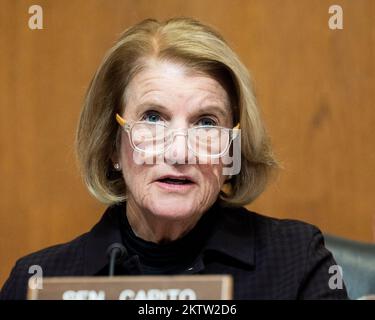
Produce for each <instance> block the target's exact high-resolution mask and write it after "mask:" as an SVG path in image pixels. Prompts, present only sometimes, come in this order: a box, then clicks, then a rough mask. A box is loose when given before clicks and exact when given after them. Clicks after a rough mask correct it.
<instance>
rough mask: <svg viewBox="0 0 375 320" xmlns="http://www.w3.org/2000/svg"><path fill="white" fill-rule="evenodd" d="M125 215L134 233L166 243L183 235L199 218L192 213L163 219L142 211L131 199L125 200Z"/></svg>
mask: <svg viewBox="0 0 375 320" xmlns="http://www.w3.org/2000/svg"><path fill="white" fill-rule="evenodd" d="M126 215H127V219H128V221H129V224H130V226H131V228H132V230H133V232H134V233H135V235H136V236H137V237H139V238H141V239H143V240H146V241H150V242H154V243H168V242H172V241H175V240H177V239H179V238H181V237H183V236H184V235H186V234H187V233H188V232H189V231H190V230H192V229H193V228H194V226H195V225H196V224H197V222H198V220H199V218H200V216H197V215H194V216H193V217H189V218H187V219H181V220H170V219H163V218H160V217H157V216H155V215H153V214H152V213H151V212H144V211H143V210H141V209H140V208H139V207H138V206H137V205H136V204H135V202H134V201H132V199H129V200H128V201H127V202H126Z"/></svg>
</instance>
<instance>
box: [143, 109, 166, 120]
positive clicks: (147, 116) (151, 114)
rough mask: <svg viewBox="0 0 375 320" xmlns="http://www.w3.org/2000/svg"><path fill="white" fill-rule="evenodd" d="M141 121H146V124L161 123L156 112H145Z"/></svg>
mask: <svg viewBox="0 0 375 320" xmlns="http://www.w3.org/2000/svg"><path fill="white" fill-rule="evenodd" d="M141 120H142V121H147V122H158V121H161V120H162V119H161V116H160V114H159V113H158V112H156V111H147V112H145V113H144V114H143V116H142V118H141Z"/></svg>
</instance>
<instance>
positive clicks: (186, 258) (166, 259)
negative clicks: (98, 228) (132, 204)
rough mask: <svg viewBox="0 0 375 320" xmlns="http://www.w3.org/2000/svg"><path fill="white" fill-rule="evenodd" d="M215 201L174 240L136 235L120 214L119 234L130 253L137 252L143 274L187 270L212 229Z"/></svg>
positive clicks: (173, 272)
mask: <svg viewBox="0 0 375 320" xmlns="http://www.w3.org/2000/svg"><path fill="white" fill-rule="evenodd" d="M215 207H216V206H215V205H214V206H213V207H211V209H210V210H208V211H207V212H206V213H204V214H203V216H202V217H201V218H200V220H199V221H198V222H197V224H196V225H195V226H194V228H193V229H192V230H190V231H189V232H188V233H187V234H186V235H185V236H183V237H182V238H179V239H177V240H175V241H172V242H169V243H165V244H158V243H154V242H150V241H146V240H144V239H142V238H139V237H138V236H136V235H135V234H134V232H133V230H132V228H131V226H130V224H129V221H128V219H127V216H126V211H125V210H124V213H123V214H122V215H121V220H122V221H121V234H122V238H123V243H124V245H125V247H126V248H127V250H128V252H129V256H133V255H138V257H139V260H140V264H141V269H142V273H143V274H147V275H151V274H154V275H156V274H181V273H184V271H185V270H188V269H189V267H190V266H191V264H192V263H193V262H194V259H195V258H196V257H197V256H198V255H199V253H200V250H201V249H202V247H203V244H204V242H205V241H206V239H207V238H208V235H209V233H210V232H211V230H212V223H213V222H214V220H215V219H214V218H215V217H214V216H215V211H216V210H214V208H215Z"/></svg>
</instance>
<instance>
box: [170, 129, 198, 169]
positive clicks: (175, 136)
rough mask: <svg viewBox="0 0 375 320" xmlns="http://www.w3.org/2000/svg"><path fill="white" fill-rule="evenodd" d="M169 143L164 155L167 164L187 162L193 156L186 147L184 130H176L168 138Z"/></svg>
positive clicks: (185, 132) (186, 137)
mask: <svg viewBox="0 0 375 320" xmlns="http://www.w3.org/2000/svg"><path fill="white" fill-rule="evenodd" d="M170 139H171V140H172V141H171V142H170V143H171V145H170V146H169V147H168V149H167V150H166V152H165V154H164V157H165V160H166V161H167V162H168V163H169V164H188V163H191V161H192V160H193V158H194V156H193V154H192V152H191V151H190V150H189V148H188V141H187V139H188V136H187V131H186V130H178V131H177V130H176V131H174V132H173V133H172V136H171V138H170Z"/></svg>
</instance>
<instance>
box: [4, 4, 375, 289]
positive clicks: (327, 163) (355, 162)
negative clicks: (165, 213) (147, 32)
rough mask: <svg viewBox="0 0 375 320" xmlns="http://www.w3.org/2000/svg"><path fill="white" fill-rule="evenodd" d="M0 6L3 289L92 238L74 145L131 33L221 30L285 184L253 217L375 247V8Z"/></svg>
mask: <svg viewBox="0 0 375 320" xmlns="http://www.w3.org/2000/svg"><path fill="white" fill-rule="evenodd" d="M334 3H336V4H340V5H341V6H342V8H343V10H344V29H343V30H336V31H333V30H330V29H329V28H328V24H327V21H328V18H329V15H328V7H329V6H330V5H331V4H332V1H325V0H321V1H312V0H303V1H302V0H301V1H294V0H283V1H281V0H280V1H279V0H267V1H263V0H256V1H247V0H232V1H229V0H228V1H224V0H219V1H218V0H206V1H201V0H190V1H185V0H178V1H177V0H175V1H171V0H168V1H167V0H157V1H145V0H142V1H139V0H137V1H136V0H134V1H131V0H128V1H101V0H97V1H85V0H74V1H62V0H54V1H38V4H39V5H41V6H42V8H43V10H44V29H43V30H34V31H32V30H30V29H29V28H28V25H27V23H28V18H29V14H28V8H29V6H30V5H32V4H34V2H33V1H13V0H5V1H4V0H3V1H0V40H1V41H0V70H1V71H0V152H1V154H0V177H1V180H0V257H1V264H0V284H2V283H3V281H4V280H5V278H6V277H7V276H8V274H9V271H10V268H11V267H12V265H13V264H14V262H15V260H16V259H17V258H18V257H20V256H22V255H25V254H27V253H29V252H31V251H35V250H37V249H39V248H43V247H46V246H49V245H52V244H55V243H59V242H64V241H68V240H70V239H72V238H73V237H75V236H76V235H79V234H81V233H83V232H85V231H87V230H88V229H89V228H90V227H91V226H92V225H93V224H94V223H95V222H96V221H97V220H98V219H99V217H100V216H101V214H102V212H103V210H104V206H103V205H101V204H99V203H97V202H96V201H95V200H94V199H93V198H92V197H90V196H89V195H88V193H87V191H86V190H85V187H84V186H83V184H82V182H81V180H80V177H79V173H78V171H77V167H76V164H75V157H74V150H73V140H74V132H75V128H76V124H77V120H78V115H79V110H80V107H81V102H82V99H83V95H84V92H85V89H86V88H87V86H88V84H89V81H90V79H91V77H92V75H93V73H94V72H95V70H96V68H97V66H98V64H99V62H100V60H101V58H102V57H103V55H104V53H105V52H106V50H107V49H108V48H109V47H110V46H111V45H112V44H113V42H114V41H115V39H116V37H117V35H118V34H119V33H120V32H121V31H122V30H124V29H125V28H126V27H128V26H130V25H132V24H134V23H136V22H138V21H140V20H142V19H144V18H148V17H154V18H158V19H166V18H169V17H172V16H177V15H186V16H193V17H196V18H198V19H201V20H202V21H204V22H206V23H209V24H212V25H214V26H216V27H217V29H219V30H220V31H221V33H222V34H223V35H224V37H225V38H226V39H227V40H228V41H229V42H230V43H231V44H232V46H233V48H234V49H235V50H236V51H237V52H238V54H239V55H240V57H241V58H242V59H243V61H244V62H245V64H246V65H247V66H248V67H249V69H250V70H251V72H252V75H253V77H254V79H255V86H256V91H257V96H258V99H259V102H260V105H261V106H262V112H263V115H264V119H265V122H266V125H267V128H268V131H269V133H270V135H271V138H272V141H273V145H274V147H275V151H276V154H277V155H278V157H279V159H280V160H281V161H282V163H283V165H284V170H282V171H281V173H280V175H279V177H278V179H277V181H275V182H274V183H273V184H272V185H270V187H269V188H268V189H267V191H266V192H265V193H264V194H263V195H262V196H261V197H260V198H259V199H258V200H257V201H256V202H255V203H254V204H251V205H250V206H249V207H250V208H251V209H253V210H257V211H259V212H262V213H265V214H268V215H272V216H277V217H287V218H297V219H301V220H305V221H308V222H310V223H313V224H316V225H318V226H319V227H320V228H321V229H322V230H323V231H325V232H330V233H333V234H337V235H341V236H344V237H348V238H351V239H357V240H363V241H373V240H374V235H373V226H374V217H375V209H374V206H373V198H374V190H375V168H374V163H375V151H374V141H375V131H374V126H375V109H374V101H375V90H374V89H375V88H374V84H375V81H374V80H375V79H374V70H375V62H374V61H375V59H374V58H375V56H374V55H375V53H374V49H375V48H374V46H375V2H374V1H372V0H356V1H343V0H340V1H334Z"/></svg>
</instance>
